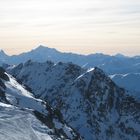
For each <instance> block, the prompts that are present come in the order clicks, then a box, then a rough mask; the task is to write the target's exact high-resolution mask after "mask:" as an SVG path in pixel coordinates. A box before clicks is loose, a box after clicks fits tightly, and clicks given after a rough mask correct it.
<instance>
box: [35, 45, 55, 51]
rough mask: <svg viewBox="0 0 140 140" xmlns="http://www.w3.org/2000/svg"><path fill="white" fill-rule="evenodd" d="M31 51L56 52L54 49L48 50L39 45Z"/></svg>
mask: <svg viewBox="0 0 140 140" xmlns="http://www.w3.org/2000/svg"><path fill="white" fill-rule="evenodd" d="M33 51H57V50H56V49H54V48H49V47H47V46H44V45H39V46H38V47H37V48H35V49H33Z"/></svg>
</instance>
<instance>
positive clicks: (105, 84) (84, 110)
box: [9, 61, 140, 140]
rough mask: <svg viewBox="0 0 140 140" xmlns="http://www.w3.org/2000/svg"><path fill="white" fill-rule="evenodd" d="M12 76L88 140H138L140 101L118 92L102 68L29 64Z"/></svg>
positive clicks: (139, 133) (125, 93) (123, 92)
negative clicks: (57, 111)
mask: <svg viewBox="0 0 140 140" xmlns="http://www.w3.org/2000/svg"><path fill="white" fill-rule="evenodd" d="M9 72H10V73H11V74H12V75H13V76H14V77H16V78H17V79H18V80H19V81H22V83H23V84H25V85H27V86H28V87H29V88H30V89H31V90H32V91H33V93H34V95H35V97H37V98H40V99H42V100H44V101H48V102H49V104H51V106H53V107H54V108H57V109H59V110H61V113H62V114H63V117H64V120H65V121H66V122H67V123H68V124H69V125H70V126H72V127H73V128H75V129H76V130H77V131H78V132H79V133H80V135H81V136H82V137H83V138H84V139H85V140H109V139H113V140H126V139H127V140H132V139H133V140H138V139H139V138H140V119H139V118H140V101H139V100H138V99H135V98H133V97H131V96H129V95H128V93H127V92H126V91H125V90H124V89H122V88H119V87H118V86H117V85H116V84H115V83H114V82H113V81H112V80H111V79H110V78H109V77H107V75H106V74H105V73H104V72H103V71H102V70H101V69H99V68H97V67H95V68H92V69H88V70H87V69H84V68H81V67H80V66H78V65H75V64H72V63H62V62H59V63H53V62H51V61H47V62H44V63H38V62H32V61H27V62H26V63H24V64H20V65H18V66H15V67H13V68H9Z"/></svg>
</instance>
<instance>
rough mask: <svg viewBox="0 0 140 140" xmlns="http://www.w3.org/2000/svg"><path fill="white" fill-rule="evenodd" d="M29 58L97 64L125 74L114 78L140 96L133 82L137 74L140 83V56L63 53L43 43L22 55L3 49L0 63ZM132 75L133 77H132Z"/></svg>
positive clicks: (17, 62) (139, 90)
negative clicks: (8, 52)
mask: <svg viewBox="0 0 140 140" xmlns="http://www.w3.org/2000/svg"><path fill="white" fill-rule="evenodd" d="M29 59H31V60H33V61H37V62H45V61H47V60H51V61H53V62H55V63H57V62H72V63H74V64H77V65H80V66H81V67H85V68H90V67H94V66H97V67H99V68H101V69H103V70H104V71H105V72H106V73H107V74H108V75H116V74H117V75H118V74H120V75H125V79H126V80H124V78H123V76H119V77H118V76H117V77H115V76H114V77H113V78H112V80H113V81H115V82H116V83H117V84H119V86H122V87H124V88H126V89H127V90H130V91H132V93H133V94H134V93H135V95H136V96H138V97H140V94H139V93H140V86H139V85H137V84H136V85H135V86H133V85H132V84H131V83H134V82H135V75H137V77H138V82H139V83H140V75H138V74H139V73H140V56H134V57H127V56H124V55H122V54H117V55H114V56H110V55H104V54H101V53H97V54H90V55H79V54H74V53H62V52H59V51H57V50H56V49H52V48H48V47H45V46H42V45H40V46H39V47H38V48H36V49H33V50H31V51H29V52H27V53H22V54H20V55H13V56H8V55H6V54H5V53H4V52H3V51H1V53H0V64H2V63H7V64H19V63H24V62H26V61H27V60H29ZM4 67H7V65H4ZM130 75H131V77H132V78H130ZM127 80H128V81H130V83H129V82H126V81H127Z"/></svg>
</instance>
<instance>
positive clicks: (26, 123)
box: [0, 68, 81, 140]
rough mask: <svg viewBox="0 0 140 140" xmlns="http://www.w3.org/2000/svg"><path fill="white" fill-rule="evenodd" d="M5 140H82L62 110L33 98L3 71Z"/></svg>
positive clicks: (0, 115) (0, 99)
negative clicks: (64, 117) (66, 121)
mask: <svg viewBox="0 0 140 140" xmlns="http://www.w3.org/2000/svg"><path fill="white" fill-rule="evenodd" d="M0 139H1V140H5V139H6V140H12V139H14V140H80V139H81V138H80V136H79V134H78V133H77V132H76V131H75V130H73V129H72V128H71V127H70V126H68V125H67V124H66V123H65V121H64V120H63V117H62V115H61V113H60V111H59V110H58V109H57V108H56V109H53V108H52V107H51V106H49V104H48V103H47V102H45V101H42V100H40V99H36V98H34V97H33V94H32V93H30V92H29V91H27V89H25V86H23V85H20V84H19V83H18V82H17V81H16V79H15V78H13V77H12V76H11V75H9V74H7V73H6V72H5V71H4V69H2V68H0Z"/></svg>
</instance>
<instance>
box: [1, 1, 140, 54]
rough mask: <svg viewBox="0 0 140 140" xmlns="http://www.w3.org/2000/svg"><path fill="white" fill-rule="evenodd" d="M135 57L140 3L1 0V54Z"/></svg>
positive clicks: (138, 44)
mask: <svg viewBox="0 0 140 140" xmlns="http://www.w3.org/2000/svg"><path fill="white" fill-rule="evenodd" d="M39 44H44V45H47V46H49V47H55V48H57V49H59V50H61V51H71V52H78V53H85V54H88V53H95V52H102V53H107V54H115V53H118V52H120V53H124V54H126V55H139V54H140V0H0V48H2V49H4V50H5V51H6V52H7V53H9V54H17V53H20V52H22V51H27V50H30V49H32V48H34V47H36V46H37V45H39Z"/></svg>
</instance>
